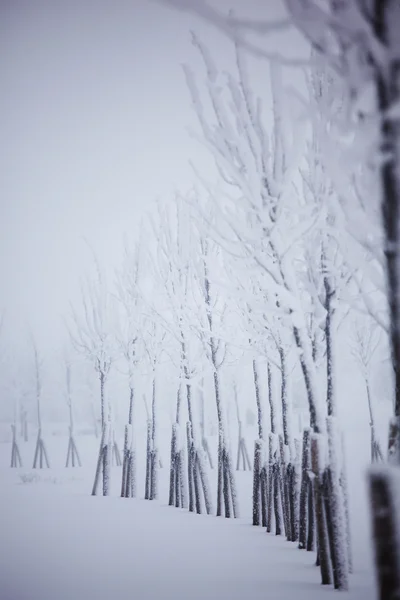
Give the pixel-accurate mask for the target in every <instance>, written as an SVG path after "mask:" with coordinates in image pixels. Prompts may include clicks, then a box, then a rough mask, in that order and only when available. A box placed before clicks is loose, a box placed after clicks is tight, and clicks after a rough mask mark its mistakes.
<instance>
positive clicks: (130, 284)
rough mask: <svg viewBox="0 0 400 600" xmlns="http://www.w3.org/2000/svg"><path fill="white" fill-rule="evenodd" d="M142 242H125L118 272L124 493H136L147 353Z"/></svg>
mask: <svg viewBox="0 0 400 600" xmlns="http://www.w3.org/2000/svg"><path fill="white" fill-rule="evenodd" d="M141 267H142V264H141V246H140V241H139V242H137V243H136V244H135V246H134V248H133V250H132V251H131V250H130V249H129V247H128V246H127V245H125V251H124V257H123V264H122V269H121V271H119V272H118V273H117V295H118V300H119V302H120V305H121V309H122V315H121V319H120V327H119V330H120V333H119V345H120V347H121V350H122V354H123V356H124V358H125V361H126V363H127V367H128V385H129V409H128V422H127V424H126V425H125V438H124V454H123V465H122V483H121V497H125V498H134V497H135V496H136V449H135V441H134V436H133V426H134V420H135V419H134V409H135V379H136V374H137V369H138V365H139V361H140V359H141V357H142V355H143V348H142V347H143V341H142V337H143V334H142V316H141V296H142V294H141V290H140V275H141Z"/></svg>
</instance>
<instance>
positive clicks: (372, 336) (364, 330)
mask: <svg viewBox="0 0 400 600" xmlns="http://www.w3.org/2000/svg"><path fill="white" fill-rule="evenodd" d="M353 337H354V341H353V345H352V348H351V351H352V355H353V356H354V358H355V359H356V361H357V364H358V366H359V368H360V370H361V374H362V377H363V380H364V385H365V393H366V396H367V402H368V412H369V426H370V432H371V462H377V461H382V460H383V453H382V450H381V446H380V443H379V441H378V437H377V433H376V424H375V418H374V408H373V400H372V392H371V383H370V377H371V373H372V370H373V361H374V359H375V358H376V353H377V351H378V349H379V347H380V345H381V339H382V333H381V331H380V330H379V329H378V327H377V325H376V324H375V325H374V323H373V322H368V321H367V322H361V321H360V320H358V321H356V322H355V324H354V332H353Z"/></svg>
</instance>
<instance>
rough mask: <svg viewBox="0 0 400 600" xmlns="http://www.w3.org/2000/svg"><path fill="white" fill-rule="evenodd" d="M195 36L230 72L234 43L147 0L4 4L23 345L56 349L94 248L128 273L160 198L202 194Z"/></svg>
mask: <svg viewBox="0 0 400 600" xmlns="http://www.w3.org/2000/svg"><path fill="white" fill-rule="evenodd" d="M279 3H280V0H279V1H278V0H276V2H275V5H274V6H275V7H277V6H279ZM232 4H233V5H234V4H235V1H234V0H232V1H230V2H227V1H225V0H224V1H223V2H222V1H221V2H217V5H218V6H221V7H228V6H231V5H232ZM236 4H238V5H240V4H242V6H243V3H241V2H240V1H239V0H236ZM245 6H246V11H248V10H250V9H252V10H253V11H255V12H257V10H259V8H260V7H261V6H264V7H265V2H261V1H260V0H252V2H246V3H245ZM192 28H194V29H196V31H197V32H198V33H199V34H200V35H201V37H202V38H203V40H204V41H205V42H206V43H207V45H208V46H209V48H210V51H211V52H212V54H213V56H214V57H215V59H216V60H217V61H218V62H222V64H224V63H227V64H228V63H229V59H227V57H229V52H230V45H229V43H228V42H227V40H226V39H224V37H223V36H222V35H220V34H219V33H218V32H216V31H215V30H214V29H212V28H211V27H209V26H208V25H205V24H204V23H202V22H199V21H198V20H197V19H196V18H195V17H193V16H190V15H187V14H182V13H178V12H174V11H171V10H169V9H166V8H165V7H163V6H160V5H158V4H154V3H152V2H149V1H148V0H136V1H135V0H118V1H115V2H109V1H107V0H96V1H94V0H93V1H90V0H70V1H69V2H65V0H2V1H1V2H0V56H1V57H2V59H1V62H0V78H1V81H2V94H1V95H0V131H1V138H0V192H1V196H0V198H1V214H0V281H1V298H0V308H1V307H3V308H5V309H6V315H5V320H6V326H7V329H8V331H9V333H11V332H12V336H13V337H17V338H18V337H19V338H21V339H22V337H24V336H25V332H26V331H27V328H28V325H29V326H30V327H31V328H32V330H33V331H34V333H35V335H36V336H37V338H38V341H39V344H40V345H41V346H42V347H44V346H46V347H48V348H49V347H51V346H55V345H57V344H58V343H59V341H60V339H61V336H64V326H63V322H62V318H61V316H62V315H66V314H67V313H68V310H69V309H68V306H69V301H70V300H73V301H74V302H76V301H79V289H78V283H79V278H80V277H81V276H82V275H83V273H84V270H85V269H86V267H87V265H88V264H90V253H89V252H88V249H87V246H86V245H85V242H84V238H86V239H87V240H89V242H90V243H91V244H92V245H93V247H94V248H95V250H96V252H97V253H98V255H99V257H100V259H101V260H102V261H103V262H104V263H105V264H106V265H115V264H117V263H118V260H119V256H120V245H121V240H122V237H123V234H124V232H126V233H128V235H130V234H131V232H132V235H134V233H133V232H134V230H135V227H136V226H137V223H138V220H139V218H140V215H141V214H142V213H143V211H144V210H146V208H147V207H148V206H149V204H150V203H151V202H152V200H153V199H154V198H155V197H157V196H161V197H165V196H168V195H169V194H170V193H171V192H172V191H173V189H174V188H179V189H185V188H187V187H188V186H189V185H190V182H191V181H192V180H193V176H192V173H191V171H190V169H189V167H188V159H189V158H194V159H195V160H196V162H197V163H200V168H202V167H203V168H207V160H204V157H203V156H202V154H201V150H199V147H198V145H197V143H196V142H195V141H193V140H191V139H190V137H189V135H188V133H187V130H186V128H187V126H188V125H193V124H195V118H194V116H193V114H192V112H191V108H190V101H189V97H188V94H187V91H186V88H185V83H184V79H183V76H182V71H181V66H180V65H181V63H183V62H188V63H190V64H192V65H193V64H194V65H195V64H196V60H198V59H197V55H196V53H195V51H194V50H193V48H192V47H191V44H190V35H189V31H190V29H192ZM257 68H258V69H260V68H261V67H257ZM264 69H265V70H266V69H267V67H266V66H265V65H263V66H262V71H260V72H263V73H264ZM266 79H268V77H267V76H266ZM266 85H268V83H266Z"/></svg>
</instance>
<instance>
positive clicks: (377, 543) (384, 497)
mask: <svg viewBox="0 0 400 600" xmlns="http://www.w3.org/2000/svg"><path fill="white" fill-rule="evenodd" d="M369 487H370V498H371V504H372V533H373V539H374V547H375V561H376V568H377V572H378V592H379V600H398V598H399V590H400V570H399V564H400V563H399V561H400V554H399V542H398V539H399V533H400V532H399V526H398V523H399V502H398V490H399V489H400V476H399V472H398V468H396V467H386V468H385V469H382V468H380V469H379V470H372V471H371V472H370V474H369Z"/></svg>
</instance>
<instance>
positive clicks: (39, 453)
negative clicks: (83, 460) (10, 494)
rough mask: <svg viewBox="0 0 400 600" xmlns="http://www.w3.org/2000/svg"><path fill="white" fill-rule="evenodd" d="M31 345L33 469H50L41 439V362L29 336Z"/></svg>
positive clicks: (33, 341)
mask: <svg viewBox="0 0 400 600" xmlns="http://www.w3.org/2000/svg"><path fill="white" fill-rule="evenodd" d="M31 344H32V349H33V358H34V369H35V384H36V385H35V388H36V409H37V424H38V435H37V440H36V448H35V456H34V458H33V468H34V469H36V468H40V469H42V468H43V467H45V466H46V467H47V468H49V467H50V464H49V457H48V454H47V449H46V445H45V443H44V440H43V437H42V369H43V361H42V359H41V357H40V355H39V351H38V347H37V345H36V342H35V339H34V337H33V336H31Z"/></svg>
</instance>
